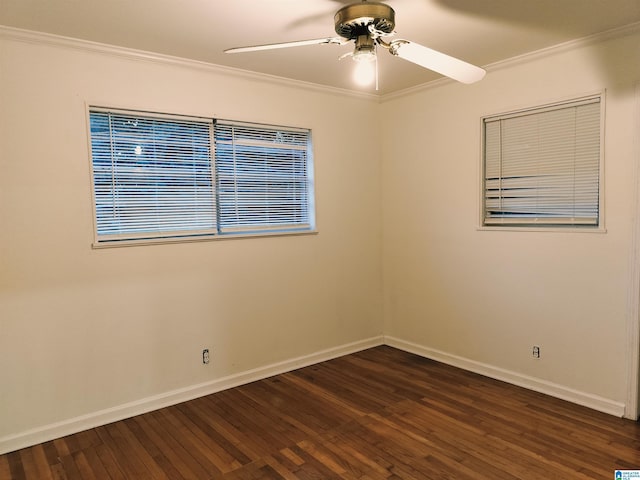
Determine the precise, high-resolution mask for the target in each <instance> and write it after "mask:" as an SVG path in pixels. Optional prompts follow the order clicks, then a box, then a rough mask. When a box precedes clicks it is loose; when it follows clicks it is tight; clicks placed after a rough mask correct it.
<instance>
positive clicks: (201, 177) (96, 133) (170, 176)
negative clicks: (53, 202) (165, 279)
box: [90, 109, 216, 242]
mask: <svg viewBox="0 0 640 480" xmlns="http://www.w3.org/2000/svg"><path fill="white" fill-rule="evenodd" d="M90 128H91V155H92V168H93V186H94V200H95V214H96V229H97V240H98V242H100V241H114V240H123V239H126V240H129V239H137V238H164V237H176V236H183V235H186V234H188V235H199V234H210V233H215V231H216V217H215V197H214V188H213V185H214V183H213V177H212V168H211V164H212V161H211V148H210V144H211V131H212V121H210V120H202V121H200V120H195V119H192V118H188V119H185V118H179V117H170V116H145V115H143V114H137V113H128V112H118V111H105V110H99V109H92V110H91V111H90Z"/></svg>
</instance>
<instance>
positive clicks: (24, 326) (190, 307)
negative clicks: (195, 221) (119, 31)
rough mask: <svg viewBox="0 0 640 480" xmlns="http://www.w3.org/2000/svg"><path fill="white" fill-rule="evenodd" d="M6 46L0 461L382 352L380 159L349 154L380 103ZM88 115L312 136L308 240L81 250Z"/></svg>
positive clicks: (115, 58)
mask: <svg viewBox="0 0 640 480" xmlns="http://www.w3.org/2000/svg"><path fill="white" fill-rule="evenodd" d="M27 39H28V38H27ZM0 42H2V43H1V44H0V72H1V73H0V75H1V77H0V107H1V108H0V122H1V123H0V135H1V137H0V146H1V147H0V148H1V149H0V154H1V155H0V443H2V441H4V444H3V446H4V447H5V449H7V448H12V447H17V446H20V445H21V443H24V442H23V440H25V439H28V438H31V439H33V440H38V439H39V438H41V437H42V436H44V437H46V435H47V434H49V433H52V432H53V433H55V432H60V431H63V430H64V429H63V430H60V429H58V430H56V428H57V427H56V422H63V424H65V423H68V422H72V423H73V422H74V421H76V420H77V419H78V418H80V419H82V418H83V417H82V416H83V415H88V416H89V417H91V416H92V415H95V413H96V412H102V413H104V412H105V409H107V411H108V409H112V408H116V409H117V408H118V407H119V406H122V405H128V404H130V402H145V399H149V398H155V396H157V395H164V394H166V393H167V392H173V391H176V390H180V389H187V390H188V389H189V388H191V387H193V386H194V385H200V384H202V383H206V382H210V381H214V380H216V379H221V378H228V377H229V376H234V375H237V374H242V373H244V372H251V371H253V370H252V369H260V368H264V367H265V366H268V365H273V364H277V363H278V362H287V361H290V360H291V359H296V358H299V357H308V356H309V355H313V354H317V353H318V352H325V351H327V350H329V351H333V350H332V349H336V348H340V347H343V346H350V345H355V346H356V347H354V348H357V346H358V345H360V343H359V342H363V341H364V342H365V343H366V341H367V340H368V339H372V338H377V339H378V341H380V339H381V334H382V291H381V286H382V282H381V262H380V257H381V206H380V157H379V154H378V150H377V148H376V145H375V144H373V143H367V142H353V141H352V140H353V138H354V137H359V136H366V137H367V138H377V135H376V132H377V126H376V122H375V113H376V111H377V108H378V104H377V102H375V101H372V100H371V99H370V98H364V97H355V96H349V95H344V94H341V93H339V92H329V91H327V90H326V89H325V90H323V91H320V90H319V89H313V88H306V87H304V86H295V85H292V84H288V83H286V82H277V81H273V82H270V81H269V82H267V81H258V80H256V79H253V78H252V77H250V76H246V75H234V74H231V73H225V72H224V71H222V70H221V69H215V68H211V67H206V66H201V67H199V66H197V65H195V64H189V63H188V62H182V63H183V64H182V65H180V64H176V63H172V62H169V61H146V60H142V59H140V58H137V57H135V56H134V57H131V56H130V55H125V54H122V55H119V54H106V53H99V52H97V51H93V50H91V49H85V50H83V49H78V48H67V47H65V46H60V45H56V42H54V43H53V44H48V43H46V42H45V43H43V42H41V41H35V42H33V43H31V42H23V41H17V40H16V39H15V38H14V37H13V36H11V35H7V36H5V38H1V37H0ZM87 103H90V104H98V105H104V106H114V107H125V108H133V109H143V110H150V111H159V112H169V113H179V114H189V115H203V116H217V117H220V118H227V119H236V120H245V121H256V122H267V123H273V124H280V125H289V126H299V127H309V128H311V129H312V134H313V140H314V154H315V179H316V204H317V220H318V230H319V233H318V234H316V235H303V236H289V237H271V238H250V239H240V240H221V241H208V242H198V243H184V244H168V245H155V246H135V247H126V248H110V249H98V250H96V249H92V248H91V244H92V240H93V219H92V215H93V214H92V207H91V201H92V200H91V189H90V185H91V178H90V172H89V157H88V147H87V125H86V104H87ZM345 112H348V115H347V114H345ZM204 347H208V348H210V349H211V350H212V363H211V364H210V365H209V366H203V365H202V363H201V351H202V349H203V348H204ZM330 353H331V352H329V353H327V354H330ZM134 410H135V409H134ZM115 416H117V414H115ZM88 423H89V424H90V423H91V420H89V422H88ZM77 425H80V426H82V425H81V424H77ZM38 432H40V433H42V435H40V437H39V436H38ZM30 434H33V435H32V437H29V435H30Z"/></svg>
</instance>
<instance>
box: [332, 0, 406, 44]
mask: <svg viewBox="0 0 640 480" xmlns="http://www.w3.org/2000/svg"><path fill="white" fill-rule="evenodd" d="M334 21H335V26H336V33H337V34H338V35H340V36H341V37H343V38H346V39H348V40H353V39H355V38H357V37H359V36H361V35H368V34H369V25H371V26H373V28H374V29H375V30H377V31H379V32H383V33H392V32H393V29H394V28H395V26H396V23H395V12H394V10H393V8H391V7H390V6H389V5H386V4H384V3H378V2H367V1H363V2H361V3H353V4H351V5H347V6H345V7H342V8H341V9H340V10H338V11H337V13H336V15H335V17H334Z"/></svg>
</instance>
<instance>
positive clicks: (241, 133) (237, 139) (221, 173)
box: [214, 120, 311, 233]
mask: <svg viewBox="0 0 640 480" xmlns="http://www.w3.org/2000/svg"><path fill="white" fill-rule="evenodd" d="M214 132H215V152H216V179H217V181H216V186H217V192H218V211H219V217H218V220H219V228H220V231H221V232H223V233H224V232H236V231H244V230H247V229H248V230H254V231H255V230H263V229H266V230H279V229H291V228H311V219H310V208H309V207H310V199H311V195H310V193H311V192H310V186H311V184H310V182H309V178H310V169H309V151H310V142H311V138H310V135H309V131H308V130H296V129H286V130H285V129H282V128H276V127H272V128H269V127H265V126H262V125H252V124H245V123H236V122H227V121H222V120H216V122H215V126H214Z"/></svg>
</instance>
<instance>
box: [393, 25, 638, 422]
mask: <svg viewBox="0 0 640 480" xmlns="http://www.w3.org/2000/svg"><path fill="white" fill-rule="evenodd" d="M638 45H640V35H638V34H637V33H636V34H634V35H631V36H626V37H624V38H617V39H612V40H609V41H604V42H600V43H597V44H586V43H584V44H577V45H575V46H573V47H572V48H566V49H559V50H555V51H553V52H548V53H547V54H544V55H537V56H535V57H531V58H529V59H526V60H525V59H521V60H520V61H517V62H516V61H513V62H511V63H510V64H505V65H503V66H501V67H499V68H498V67H496V68H493V69H490V72H489V73H488V75H487V76H486V78H485V79H484V80H483V81H482V82H480V83H478V84H474V85H471V86H464V85H459V84H453V83H446V84H441V85H439V86H434V87H433V88H429V89H423V90H422V91H416V92H414V93H413V94H411V95H407V96H400V97H396V98H393V99H390V100H389V101H387V102H385V103H384V104H383V105H382V107H381V108H382V114H383V117H384V118H385V119H386V124H387V130H386V132H387V135H386V136H385V137H384V142H383V143H384V145H383V155H384V160H383V211H384V215H383V232H384V237H383V238H384V239H383V245H384V255H383V258H384V270H383V271H384V292H385V302H384V310H385V313H384V316H385V334H386V335H388V336H389V341H390V342H391V343H392V344H397V345H399V346H404V347H405V348H409V349H412V350H414V351H416V352H420V353H422V354H425V355H429V356H432V357H434V358H440V359H443V360H445V361H449V362H451V363H454V364H459V365H462V366H465V367H467V368H470V369H473V370H476V371H478V372H482V373H487V374H490V375H493V376H496V377H499V378H506V379H509V380H510V381H514V382H515V383H520V384H523V385H527V386H530V387H532V388H536V389H538V390H542V391H548V392H551V393H554V394H557V395H558V396H564V397H567V398H572V399H573V400H575V401H579V402H581V403H585V404H589V405H591V406H595V407H599V408H601V409H603V410H609V411H613V412H616V411H619V410H620V411H621V409H623V408H624V405H623V404H624V402H625V401H626V399H627V397H626V395H627V393H628V392H627V376H626V375H627V369H628V367H629V365H628V363H629V362H628V358H627V355H628V351H627V346H628V343H629V342H628V334H627V327H628V325H629V324H630V323H629V322H633V321H634V320H633V319H631V318H630V317H629V316H630V314H632V313H633V312H632V308H630V303H633V302H635V301H637V295H638V293H637V292H635V291H632V290H631V285H632V282H631V276H632V274H633V271H632V262H631V259H632V255H633V248H634V246H633V244H632V237H633V229H634V228H635V227H634V222H633V216H634V215H636V213H637V212H636V211H635V210H634V205H635V204H636V193H635V180H636V177H635V175H636V171H635V169H636V162H637V160H638V153H639V152H638V128H639V125H638V121H637V118H638V112H637V109H638V104H637V98H636V93H635V91H636V90H635V85H636V84H637V83H638V81H640V65H639V63H638V61H637V60H638V58H639V54H640V49H639V48H638ZM603 89H606V122H605V123H606V127H605V128H606V134H605V172H604V203H605V207H604V212H603V214H604V217H603V218H604V220H605V223H606V233H588V232H577V233H576V232H562V231H554V232H548V231H547V232H532V231H482V230H479V228H478V227H479V223H480V222H479V210H480V182H481V180H480V175H481V173H480V133H481V129H480V118H481V117H482V116H483V115H487V114H495V113H501V112H505V111H510V110H513V109H514V108H518V107H526V106H536V105H540V104H545V103H549V102H553V101H556V100H562V99H566V98H571V97H579V96H581V95H583V94H588V93H594V92H598V91H600V90H603ZM533 345H539V346H541V352H542V357H541V359H539V360H534V359H533V358H532V354H531V350H532V346H533ZM618 413H620V412H618Z"/></svg>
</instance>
